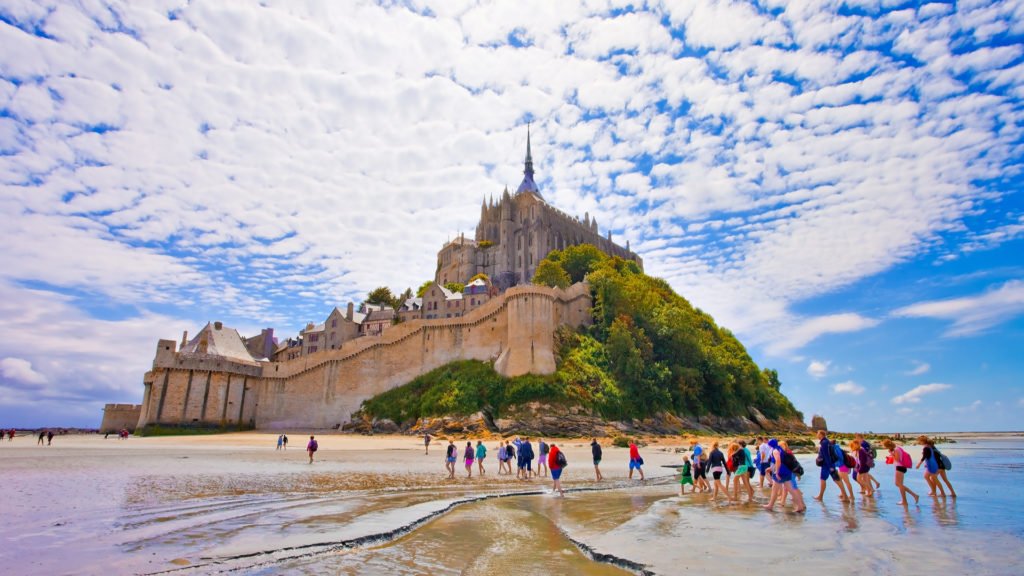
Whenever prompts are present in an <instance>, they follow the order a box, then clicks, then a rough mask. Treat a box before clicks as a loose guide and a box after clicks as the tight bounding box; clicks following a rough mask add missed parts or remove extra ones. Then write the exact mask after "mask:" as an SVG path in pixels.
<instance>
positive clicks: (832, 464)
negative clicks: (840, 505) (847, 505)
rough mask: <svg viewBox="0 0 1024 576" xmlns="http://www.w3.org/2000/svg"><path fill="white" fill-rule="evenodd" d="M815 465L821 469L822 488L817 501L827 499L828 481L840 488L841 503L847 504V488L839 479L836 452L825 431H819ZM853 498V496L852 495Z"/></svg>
mask: <svg viewBox="0 0 1024 576" xmlns="http://www.w3.org/2000/svg"><path fill="white" fill-rule="evenodd" d="M815 464H817V465H818V468H820V471H819V474H818V477H819V478H820V480H821V482H820V487H819V490H818V495H817V496H815V497H814V499H815V500H818V501H821V500H823V499H824V498H825V488H826V487H827V486H828V479H829V478H831V479H832V481H834V482H835V483H836V486H839V492H840V494H839V501H840V502H846V501H847V500H848V499H847V497H846V486H844V485H843V480H842V478H840V477H839V464H838V462H837V461H836V451H835V448H833V444H832V442H831V441H829V439H828V433H827V432H825V431H824V430H818V459H817V460H816V461H815ZM851 496H852V495H851Z"/></svg>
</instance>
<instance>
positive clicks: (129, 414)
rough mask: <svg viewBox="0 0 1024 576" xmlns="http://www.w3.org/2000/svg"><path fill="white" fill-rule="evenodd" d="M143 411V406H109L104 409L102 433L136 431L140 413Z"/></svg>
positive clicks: (101, 425)
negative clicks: (125, 429) (124, 429)
mask: <svg viewBox="0 0 1024 576" xmlns="http://www.w3.org/2000/svg"><path fill="white" fill-rule="evenodd" d="M141 411H142V405H141V404H107V405H106V406H104V407H103V422H102V423H101V424H100V432H101V433H103V434H106V433H107V432H117V431H119V430H121V429H122V428H127V429H128V431H129V432H134V431H135V426H136V425H137V424H138V423H139V413H140V412H141Z"/></svg>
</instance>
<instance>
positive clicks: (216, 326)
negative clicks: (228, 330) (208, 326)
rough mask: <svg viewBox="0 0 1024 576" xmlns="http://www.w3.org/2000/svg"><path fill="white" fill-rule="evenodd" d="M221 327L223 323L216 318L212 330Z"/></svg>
mask: <svg viewBox="0 0 1024 576" xmlns="http://www.w3.org/2000/svg"><path fill="white" fill-rule="evenodd" d="M223 327H224V323H223V322H221V321H220V320H217V321H216V322H214V323H213V329H214V330H220V329H221V328H223Z"/></svg>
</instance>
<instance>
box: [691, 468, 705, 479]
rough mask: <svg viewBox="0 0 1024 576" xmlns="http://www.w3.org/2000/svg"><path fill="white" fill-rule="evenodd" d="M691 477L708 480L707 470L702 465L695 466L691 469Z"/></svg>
mask: <svg viewBox="0 0 1024 576" xmlns="http://www.w3.org/2000/svg"><path fill="white" fill-rule="evenodd" d="M693 477H694V478H703V479H705V480H707V479H708V470H707V468H705V467H704V466H703V465H697V466H694V467H693Z"/></svg>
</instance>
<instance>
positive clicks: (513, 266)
mask: <svg viewBox="0 0 1024 576" xmlns="http://www.w3.org/2000/svg"><path fill="white" fill-rule="evenodd" d="M533 175H534V172H533V156H532V154H531V150H530V133H529V132H527V133H526V165H525V167H524V170H523V181H522V183H521V184H519V188H517V189H516V192H515V194H510V193H509V191H508V189H507V188H506V189H505V191H504V192H503V193H502V195H501V199H500V200H498V202H494V200H493V199H492V200H491V201H489V202H488V201H487V200H486V199H485V200H484V203H483V206H481V207H480V223H479V224H477V227H476V237H475V238H474V239H473V240H469V239H467V238H465V237H464V236H460V237H459V238H456V239H455V240H452V241H450V242H448V243H446V244H445V245H444V247H443V248H441V251H440V252H438V254H437V274H436V275H435V278H434V280H435V281H436V282H438V283H439V284H447V283H449V282H459V283H465V282H466V281H468V280H469V279H470V278H472V277H473V276H475V275H476V274H480V273H483V274H486V275H487V276H488V277H489V278H490V279H491V282H492V283H493V284H494V285H495V286H496V287H497V288H498V289H499V290H505V289H507V288H509V287H511V286H515V285H517V284H525V283H528V282H530V279H532V278H533V273H534V272H535V271H536V270H537V265H538V264H540V261H541V260H543V259H544V257H545V256H547V255H548V253H549V252H551V251H552V250H561V249H563V248H565V247H567V246H575V245H577V244H593V245H594V246H597V247H598V248H599V249H601V251H603V252H605V253H607V254H609V255H612V256H619V257H621V258H624V259H627V260H633V261H635V262H636V263H637V264H639V265H640V268H641V269H643V260H642V259H641V258H640V256H638V255H636V254H634V253H633V252H632V251H630V249H629V242H628V241H627V242H626V247H625V248H623V247H622V246H619V245H618V244H616V243H614V242H612V234H611V232H610V231H609V232H608V235H607V236H601V234H600V232H599V231H598V228H597V219H596V218H591V217H590V214H584V216H583V220H580V219H579V218H578V217H572V216H569V215H568V214H566V213H564V212H562V211H561V210H558V209H557V208H555V207H554V206H551V205H550V204H548V203H547V202H545V201H544V197H543V196H541V193H540V189H539V188H538V187H537V184H536V183H535V182H534V179H533Z"/></svg>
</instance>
